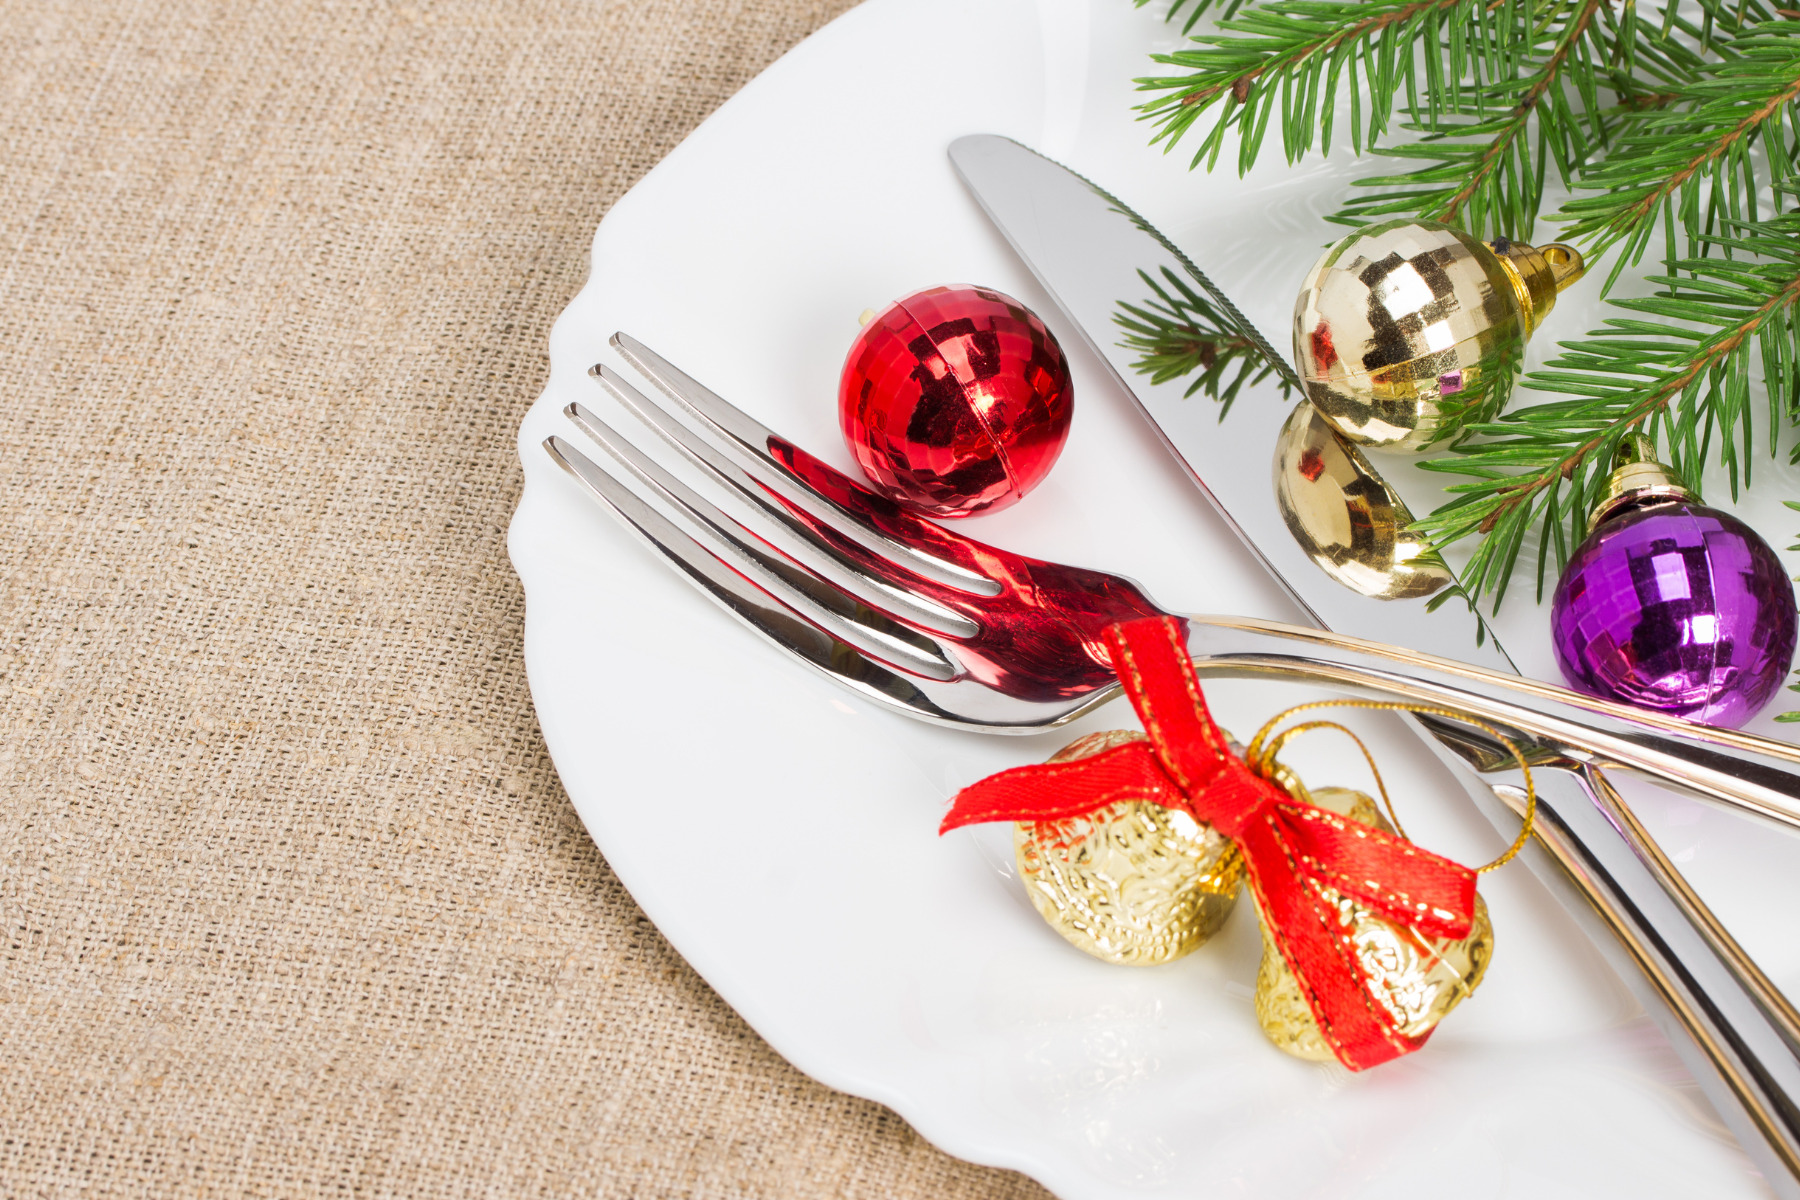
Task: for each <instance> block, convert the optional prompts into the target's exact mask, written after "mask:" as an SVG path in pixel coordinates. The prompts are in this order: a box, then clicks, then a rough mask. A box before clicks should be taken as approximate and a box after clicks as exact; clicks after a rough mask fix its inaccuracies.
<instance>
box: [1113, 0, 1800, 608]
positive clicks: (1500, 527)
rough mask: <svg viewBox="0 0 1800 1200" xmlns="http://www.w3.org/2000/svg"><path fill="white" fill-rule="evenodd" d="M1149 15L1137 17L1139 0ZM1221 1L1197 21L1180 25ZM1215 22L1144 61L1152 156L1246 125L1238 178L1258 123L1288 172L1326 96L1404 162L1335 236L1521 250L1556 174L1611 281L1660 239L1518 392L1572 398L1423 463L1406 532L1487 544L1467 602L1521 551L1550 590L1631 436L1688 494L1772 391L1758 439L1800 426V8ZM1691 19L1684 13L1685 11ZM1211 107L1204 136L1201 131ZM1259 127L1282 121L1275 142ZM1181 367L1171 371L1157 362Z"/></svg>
mask: <svg viewBox="0 0 1800 1200" xmlns="http://www.w3.org/2000/svg"><path fill="white" fill-rule="evenodd" d="M1138 2H1139V3H1144V2H1145V0H1138ZM1213 4H1214V0H1198V3H1197V4H1194V5H1192V6H1191V7H1190V6H1188V5H1186V4H1184V3H1183V2H1181V0H1177V3H1176V4H1175V6H1174V9H1173V10H1172V12H1171V15H1174V13H1176V12H1182V11H1186V12H1187V14H1188V22H1189V27H1190V28H1193V27H1194V22H1195V20H1196V18H1197V17H1198V15H1199V14H1200V13H1202V12H1205V11H1207V10H1208V8H1209V7H1212V6H1213ZM1218 11H1219V12H1220V13H1221V19H1220V20H1219V21H1218V22H1217V26H1216V28H1214V29H1204V30H1202V31H1201V32H1199V33H1196V34H1191V35H1190V37H1191V42H1192V44H1191V45H1190V46H1189V47H1187V48H1185V49H1183V50H1179V51H1176V52H1174V53H1171V54H1163V55H1157V56H1155V61H1156V62H1157V63H1159V64H1161V65H1163V66H1165V67H1172V68H1176V69H1177V71H1174V72H1169V73H1165V74H1160V75H1155V76H1150V77H1146V78H1143V79H1140V80H1139V81H1138V84H1139V87H1140V88H1141V89H1143V90H1145V91H1148V92H1151V93H1154V95H1153V96H1152V98H1151V99H1149V100H1148V101H1146V102H1145V103H1144V104H1143V105H1141V106H1140V107H1141V110H1142V112H1143V114H1144V116H1145V117H1146V119H1149V120H1152V121H1154V122H1155V123H1156V126H1157V129H1156V132H1155V134H1154V136H1153V138H1152V141H1153V142H1154V143H1158V144H1161V145H1162V146H1163V147H1164V148H1165V150H1166V149H1171V148H1173V147H1174V146H1175V145H1176V144H1178V143H1181V142H1183V141H1184V140H1186V139H1190V138H1193V139H1196V140H1195V142H1194V145H1195V149H1194V156H1193V163H1192V165H1194V166H1199V165H1201V164H1205V165H1206V166H1207V167H1208V169H1211V168H1212V167H1213V166H1214V165H1216V163H1217V161H1218V159H1219V158H1220V156H1221V154H1222V152H1223V149H1224V147H1225V145H1226V142H1227V141H1228V135H1232V134H1235V135H1236V138H1237V144H1238V152H1237V166H1238V169H1239V171H1240V172H1241V171H1247V170H1249V168H1250V167H1251V166H1252V165H1253V164H1254V163H1255V162H1256V160H1257V158H1258V157H1259V155H1260V154H1261V152H1262V150H1263V147H1264V144H1265V142H1266V141H1267V140H1268V138H1269V135H1270V134H1271V132H1273V134H1274V135H1275V136H1277V137H1278V138H1279V139H1280V142H1281V145H1282V149H1283V152H1284V154H1285V155H1286V157H1287V158H1288V160H1289V161H1295V160H1298V159H1300V158H1302V157H1304V156H1305V155H1307V154H1308V153H1311V152H1312V151H1313V150H1314V149H1315V148H1316V149H1318V150H1319V151H1321V152H1328V151H1329V149H1330V146H1331V139H1332V135H1333V128H1332V122H1333V116H1334V114H1335V112H1336V109H1337V105H1338V99H1339V96H1340V95H1345V96H1346V97H1347V99H1348V108H1349V115H1350V121H1349V125H1350V130H1349V132H1350V142H1351V146H1352V149H1353V150H1355V151H1356V152H1357V153H1358V154H1362V153H1364V152H1365V151H1366V152H1368V153H1371V154H1375V155H1379V156H1382V157H1385V158H1387V159H1390V160H1394V161H1396V163H1397V164H1400V163H1403V164H1406V165H1407V166H1408V167H1409V169H1407V170H1404V171H1401V172H1398V173H1390V174H1386V175H1382V176H1378V177H1375V178H1370V179H1365V180H1362V181H1360V182H1359V184H1358V191H1357V194H1356V195H1355V196H1354V197H1353V198H1352V199H1350V200H1348V201H1347V202H1346V203H1345V204H1344V205H1343V206H1342V208H1341V209H1340V210H1339V212H1338V213H1336V214H1335V215H1334V216H1333V217H1332V218H1331V219H1333V220H1336V221H1339V222H1341V223H1345V224H1352V225H1355V224H1361V223H1365V222H1368V221H1371V220H1377V219H1386V218H1390V217H1394V216H1409V215H1410V216H1421V217H1425V218H1428V219H1435V220H1440V221H1444V222H1447V223H1450V224H1454V225H1457V226H1460V227H1462V228H1464V229H1467V230H1469V231H1470V232H1472V233H1475V234H1477V235H1478V236H1482V237H1490V238H1491V237H1512V238H1519V239H1521V240H1529V239H1531V237H1532V235H1533V232H1534V225H1535V224H1536V223H1537V222H1538V221H1539V220H1540V219H1542V216H1543V214H1542V213H1541V211H1540V210H1541V209H1542V207H1543V200H1544V194H1545V186H1546V180H1547V178H1548V173H1549V171H1550V170H1552V169H1554V170H1555V172H1556V174H1557V178H1558V181H1559V182H1560V183H1561V184H1562V186H1563V187H1564V188H1565V189H1567V190H1569V191H1571V192H1572V193H1573V198H1572V199H1570V200H1569V201H1568V202H1567V203H1566V204H1564V206H1563V207H1562V208H1561V210H1559V211H1558V212H1556V213H1554V214H1550V219H1551V220H1552V221H1554V222H1557V223H1559V224H1561V225H1563V226H1564V227H1565V228H1564V229H1563V230H1562V231H1561V232H1562V233H1563V236H1565V237H1566V238H1568V239H1569V240H1572V241H1576V242H1578V243H1579V244H1581V245H1582V247H1583V248H1584V250H1585V251H1586V253H1587V255H1588V257H1589V259H1590V266H1592V265H1594V264H1596V263H1597V262H1598V260H1599V259H1601V258H1602V257H1603V256H1605V255H1606V254H1608V253H1611V254H1612V255H1613V257H1614V263H1613V265H1612V267H1611V272H1610V274H1609V276H1608V279H1607V288H1608V290H1610V289H1611V288H1612V286H1613V284H1614V282H1615V281H1616V279H1617V277H1618V275H1619V272H1620V271H1621V270H1622V269H1623V267H1625V266H1627V265H1633V264H1637V263H1640V262H1641V260H1642V258H1643V256H1644V255H1645V253H1646V252H1647V251H1648V249H1649V248H1650V247H1651V246H1653V245H1655V244H1657V242H1658V240H1659V235H1660V241H1661V244H1662V263H1661V268H1660V270H1658V271H1654V272H1653V273H1652V274H1651V275H1650V276H1649V282H1650V283H1651V285H1652V286H1653V288H1654V294H1653V295H1650V296H1647V297H1642V298H1637V299H1614V300H1613V301H1612V303H1613V304H1614V305H1616V306H1618V307H1619V308H1620V309H1621V310H1622V315H1620V316H1617V317H1613V318H1610V319H1608V320H1607V321H1606V322H1605V328H1603V329H1600V330H1597V331H1594V332H1593V333H1591V334H1589V335H1588V336H1587V337H1586V338H1585V339H1577V340H1572V341H1567V342H1564V343H1562V344H1561V346H1560V349H1561V350H1562V354H1561V355H1560V356H1559V357H1557V358H1556V359H1554V360H1553V361H1551V362H1550V363H1548V364H1546V366H1545V367H1544V368H1543V369H1541V370H1539V371H1536V372H1533V373H1531V374H1530V375H1528V376H1527V377H1526V379H1525V381H1524V387H1525V389H1530V390H1536V391H1538V392H1540V393H1547V394H1549V395H1550V396H1554V397H1560V398H1558V399H1552V400H1548V401H1546V402H1543V403H1537V404H1532V405H1529V406H1526V407H1523V408H1519V409H1516V410H1514V411H1513V412H1511V413H1508V414H1506V415H1505V416H1503V417H1501V418H1499V419H1497V420H1489V421H1485V422H1482V423H1480V424H1477V425H1474V426H1471V427H1469V428H1467V429H1466V430H1465V431H1464V433H1463V434H1462V435H1461V436H1460V437H1459V438H1458V439H1457V441H1455V442H1454V443H1452V444H1451V446H1450V447H1449V448H1448V453H1447V454H1445V455H1444V456H1442V457H1440V458H1437V459H1434V460H1431V461H1428V462H1426V463H1425V464H1423V465H1425V466H1426V467H1428V468H1430V469H1433V470H1437V471H1443V472H1449V473H1452V474H1456V475H1459V476H1462V477H1463V478H1464V480H1465V482H1462V483H1459V484H1456V485H1454V486H1452V487H1451V488H1450V489H1449V490H1450V492H1451V498H1450V500H1449V501H1448V502H1447V503H1446V504H1445V505H1444V506H1442V507H1441V508H1439V509H1438V510H1437V511H1435V512H1434V513H1432V514H1431V515H1430V516H1428V517H1426V518H1425V519H1424V520H1422V521H1420V522H1419V527H1420V528H1422V529H1424V530H1426V531H1427V532H1429V534H1430V535H1431V537H1432V538H1433V540H1434V542H1435V543H1436V544H1437V545H1438V546H1439V547H1443V546H1447V545H1449V544H1450V543H1452V542H1455V541H1457V540H1459V539H1463V538H1476V539H1478V544H1477V546H1476V548H1475V550H1474V551H1473V554H1472V557H1471V559H1470V561H1469V563H1468V565H1467V567H1465V569H1464V584H1465V587H1466V588H1467V589H1468V591H1469V593H1470V594H1471V595H1483V594H1486V595H1489V596H1491V597H1492V598H1493V601H1494V603H1495V604H1496V605H1498V603H1499V600H1500V598H1501V597H1502V596H1503V595H1504V594H1505V591H1506V587H1507V583H1508V580H1509V579H1510V578H1511V577H1512V574H1513V570H1514V568H1515V566H1516V565H1517V562H1518V559H1519V557H1520V555H1521V553H1522V552H1523V551H1524V550H1525V548H1526V547H1527V546H1528V545H1529V544H1530V542H1531V539H1532V536H1533V535H1534V534H1536V535H1537V553H1536V559H1537V564H1536V565H1537V575H1538V580H1539V595H1540V597H1541V595H1542V590H1543V581H1544V578H1545V572H1546V569H1547V567H1548V564H1549V563H1550V562H1552V561H1554V562H1555V563H1556V564H1557V565H1558V566H1559V567H1560V566H1561V565H1562V564H1563V563H1564V562H1565V561H1566V557H1567V553H1568V551H1569V549H1570V547H1571V545H1572V543H1573V541H1575V540H1578V537H1579V534H1580V532H1581V530H1582V525H1583V522H1584V521H1585V518H1586V513H1587V511H1588V508H1589V506H1590V505H1591V503H1592V502H1593V500H1594V499H1595V498H1596V495H1597V491H1598V489H1599V487H1600V486H1601V484H1602V483H1603V481H1604V479H1605V476H1606V474H1607V467H1609V466H1610V463H1611V458H1612V453H1613V451H1614V449H1615V448H1616V447H1617V445H1618V444H1619V442H1620V440H1621V439H1623V438H1624V437H1625V436H1626V435H1627V434H1628V433H1630V432H1631V431H1633V430H1638V429H1642V430H1644V431H1645V432H1647V433H1650V434H1652V435H1653V436H1656V437H1658V438H1659V439H1660V440H1661V443H1662V447H1663V452H1664V455H1665V457H1667V458H1669V459H1670V460H1671V465H1672V466H1673V467H1675V469H1676V470H1677V471H1678V473H1680V474H1682V475H1684V476H1685V477H1686V478H1688V479H1690V480H1696V479H1698V478H1699V475H1700V471H1701V468H1702V467H1703V466H1705V465H1706V464H1707V463H1708V462H1711V461H1713V460H1714V459H1716V460H1717V461H1720V462H1721V463H1723V465H1724V466H1725V467H1726V468H1727V469H1728V471H1729V474H1730V479H1731V486H1732V489H1733V492H1734V494H1735V492H1736V489H1737V487H1738V486H1739V484H1740V482H1742V483H1745V484H1747V483H1748V482H1749V475H1750V459H1751V455H1752V453H1753V450H1754V447H1755V442H1756V438H1757V436H1759V435H1758V432H1757V428H1756V424H1755V422H1754V421H1753V420H1752V413H1751V403H1750V396H1751V393H1752V383H1753V380H1754V378H1755V377H1756V376H1757V375H1759V374H1760V376H1761V377H1762V379H1763V382H1764V384H1765V386H1766V387H1767V389H1768V396H1769V402H1768V411H1769V425H1768V429H1767V434H1766V436H1767V437H1768V438H1769V439H1770V441H1771V451H1770V452H1771V453H1772V452H1773V450H1772V443H1773V439H1774V437H1775V431H1776V429H1777V428H1778V426H1779V423H1780V422H1784V421H1785V422H1788V423H1796V422H1800V399H1797V397H1800V369H1797V368H1796V365H1795V364H1796V363H1797V362H1800V343H1797V342H1796V333H1795V330H1796V319H1795V316H1794V310H1795V305H1796V301H1797V299H1800V251H1797V250H1796V247H1797V246H1800V224H1796V222H1797V221H1800V217H1797V216H1796V215H1795V214H1794V213H1793V212H1791V211H1790V212H1787V213H1783V211H1782V210H1783V207H1784V206H1787V207H1789V208H1792V206H1793V203H1794V201H1795V200H1797V199H1800V182H1797V181H1800V19H1796V18H1800V12H1793V11H1788V10H1782V9H1775V8H1772V7H1770V6H1769V5H1768V4H1767V3H1766V0H1699V2H1698V6H1697V7H1693V8H1685V7H1684V8H1683V9H1682V10H1681V11H1677V10H1676V8H1675V7H1674V6H1673V5H1670V6H1669V7H1666V8H1663V9H1660V10H1653V9H1649V8H1645V9H1642V10H1641V11H1640V8H1639V6H1638V5H1636V4H1634V3H1630V2H1627V3H1624V4H1615V3H1611V2H1605V3H1603V2H1602V0H1404V2H1399V0H1261V2H1258V0H1229V3H1228V4H1226V5H1225V6H1224V7H1222V8H1220V9H1219V10H1218ZM1684 14H1691V17H1690V16H1689V15H1684ZM1208 113H1212V114H1214V116H1213V120H1212V122H1211V125H1210V127H1203V126H1202V125H1201V124H1200V121H1201V118H1202V117H1203V116H1205V115H1206V114H1208ZM1271 125H1273V130H1272V131H1271V128H1270V127H1271ZM1153 359H1154V360H1155V366H1154V368H1152V369H1160V370H1163V371H1165V372H1166V371H1169V370H1171V369H1172V368H1174V367H1175V366H1176V365H1177V360H1176V359H1174V358H1172V357H1164V358H1157V357H1156V356H1154V355H1151V354H1146V363H1149V362H1151V361H1152V360H1153Z"/></svg>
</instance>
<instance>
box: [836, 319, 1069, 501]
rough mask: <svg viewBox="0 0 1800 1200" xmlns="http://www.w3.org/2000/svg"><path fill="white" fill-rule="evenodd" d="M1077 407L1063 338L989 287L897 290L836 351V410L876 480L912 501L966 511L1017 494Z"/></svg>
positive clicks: (1052, 451)
mask: <svg viewBox="0 0 1800 1200" xmlns="http://www.w3.org/2000/svg"><path fill="white" fill-rule="evenodd" d="M1073 415H1074V396H1073V392H1072V390H1071V389H1070V386H1069V366H1068V363H1067V362H1066V361H1065V360H1064V358H1063V352H1062V347H1061V346H1058V345H1057V344H1056V338H1055V337H1053V336H1052V335H1051V333H1050V331H1049V330H1048V329H1046V328H1045V327H1044V323H1043V322H1042V321H1040V320H1038V318H1037V315H1036V314H1035V313H1033V312H1032V311H1031V310H1030V309H1028V308H1026V307H1025V306H1024V305H1023V304H1020V303H1019V302H1018V301H1017V300H1014V299H1013V298H1012V297H1011V296H1006V295H1003V294H1001V293H1000V292H996V291H994V290H993V289H991V288H983V287H935V288H927V289H926V290H925V291H922V292H915V293H913V294H912V295H910V296H907V297H906V298H905V299H902V300H896V301H895V302H894V303H892V304H890V305H889V306H888V307H887V309H886V310H885V311H884V312H882V313H880V314H879V315H878V316H876V317H875V319H874V320H872V321H870V322H869V323H868V324H867V325H865V326H864V327H863V331H862V333H861V334H860V335H859V336H858V337H857V339H856V342H855V344H854V345H852V346H851V347H850V354H849V356H848V357H847V358H845V360H844V375H843V379H842V380H841V381H840V383H839V385H838V419H839V420H840V422H841V423H842V424H843V428H844V440H845V441H847V442H848V443H849V444H850V452H851V453H852V454H854V455H855V456H856V461H857V465H859V466H860V467H862V469H863V473H864V474H866V475H867V476H868V477H869V479H870V481H871V482H872V483H874V485H875V487H876V488H877V489H878V490H879V491H881V492H882V493H884V494H885V495H887V496H889V497H890V498H892V499H893V500H895V501H896V502H898V503H900V504H902V505H905V506H906V507H908V508H911V509H912V510H914V511H915V512H920V513H923V514H925V515H927V516H933V517H967V516H973V515H974V514H976V513H983V512H998V511H999V510H1001V509H1003V508H1006V507H1008V506H1010V505H1012V504H1016V503H1017V502H1018V500H1019V498H1020V497H1021V496H1023V495H1024V494H1025V493H1026V492H1028V491H1030V490H1031V489H1032V488H1034V487H1036V486H1037V485H1038V484H1039V483H1040V482H1042V481H1043V478H1044V476H1045V475H1047V474H1049V472H1050V468H1051V466H1053V465H1054V464H1055V462H1056V458H1057V456H1058V455H1059V454H1061V453H1062V448H1063V443H1064V442H1065V441H1067V440H1068V437H1069V420H1070V418H1071V417H1072V416H1073Z"/></svg>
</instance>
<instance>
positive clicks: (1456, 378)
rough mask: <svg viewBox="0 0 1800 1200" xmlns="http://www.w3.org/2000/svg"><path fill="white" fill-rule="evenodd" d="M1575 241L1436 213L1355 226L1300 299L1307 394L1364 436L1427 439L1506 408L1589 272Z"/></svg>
mask: <svg viewBox="0 0 1800 1200" xmlns="http://www.w3.org/2000/svg"><path fill="white" fill-rule="evenodd" d="M1584 269H1585V268H1584V265H1583V263H1582V261H1581V255H1580V254H1579V253H1577V252H1576V250H1575V249H1574V248H1573V247H1570V246H1565V245H1562V244H1560V243H1553V244H1551V245H1547V246H1543V247H1533V246H1528V245H1526V244H1525V243H1523V242H1513V241H1508V240H1507V239H1505V238H1499V239H1496V240H1494V241H1492V242H1482V241H1479V240H1478V239H1476V238H1475V237H1473V236H1471V235H1470V234H1467V233H1464V232H1463V231H1462V230H1460V229H1453V228H1451V227H1450V226H1448V225H1439V224H1436V223H1435V222H1431V221H1419V220H1402V221H1389V222H1386V223H1384V224H1380V225H1369V226H1365V227H1364V228H1362V229H1359V230H1357V231H1356V232H1355V233H1353V234H1351V235H1350V236H1349V237H1347V238H1345V239H1343V240H1342V241H1340V242H1338V243H1337V244H1336V245H1335V246H1333V247H1331V248H1330V249H1329V250H1327V251H1326V252H1325V255H1324V257H1322V258H1321V259H1319V261H1318V263H1317V264H1315V265H1314V267H1313V269H1312V271H1311V272H1310V273H1309V274H1308V275H1307V277H1306V282H1305V284H1304V286H1302V287H1301V289H1300V296H1299V299H1298V300H1297V301H1296V302H1295V304H1294V361H1295V363H1296V364H1297V365H1298V367H1299V369H1300V378H1301V379H1302V380H1303V381H1304V383H1305V385H1306V395H1307V398H1308V399H1310V400H1311V401H1312V402H1313V405H1314V407H1316V408H1317V409H1318V410H1319V412H1320V413H1321V414H1322V415H1323V416H1324V417H1325V418H1326V419H1327V420H1328V421H1330V422H1331V423H1332V425H1333V426H1335V427H1336V428H1337V429H1338V430H1339V431H1340V432H1341V433H1342V434H1343V435H1344V436H1345V437H1346V438H1348V439H1350V440H1351V441H1353V442H1356V443H1358V444H1360V445H1365V446H1375V447H1381V448H1384V449H1391V450H1420V449H1423V448H1424V447H1426V446H1428V445H1430V444H1431V443H1433V442H1436V441H1439V440H1442V439H1444V438H1449V437H1453V436H1455V434H1456V433H1457V432H1458V431H1459V430H1460V429H1461V428H1462V427H1463V426H1464V425H1466V424H1468V423H1469V422H1471V421H1482V420H1486V419H1488V418H1489V417H1491V416H1492V415H1493V414H1494V413H1496V412H1498V411H1499V410H1500V408H1501V407H1502V406H1503V405H1504V404H1505V403H1506V400H1507V397H1508V396H1509V395H1510V394H1511V391H1512V387H1513V383H1514V380H1515V378H1516V377H1517V375H1518V371H1519V366H1520V363H1521V362H1522V361H1523V358H1524V351H1525V342H1526V339H1528V338H1529V337H1530V336H1531V334H1532V331H1533V330H1535V329H1537V328H1538V327H1539V326H1540V325H1541V324H1542V323H1543V320H1544V317H1545V316H1546V315H1548V314H1549V312H1550V310H1551V308H1553V307H1554V306H1555V304H1556V295H1557V293H1558V292H1560V291H1561V290H1562V289H1563V288H1566V287H1568V286H1569V285H1570V284H1571V283H1574V282H1575V280H1577V279H1579V278H1580V277H1581V273H1582V271H1583V270H1584Z"/></svg>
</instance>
